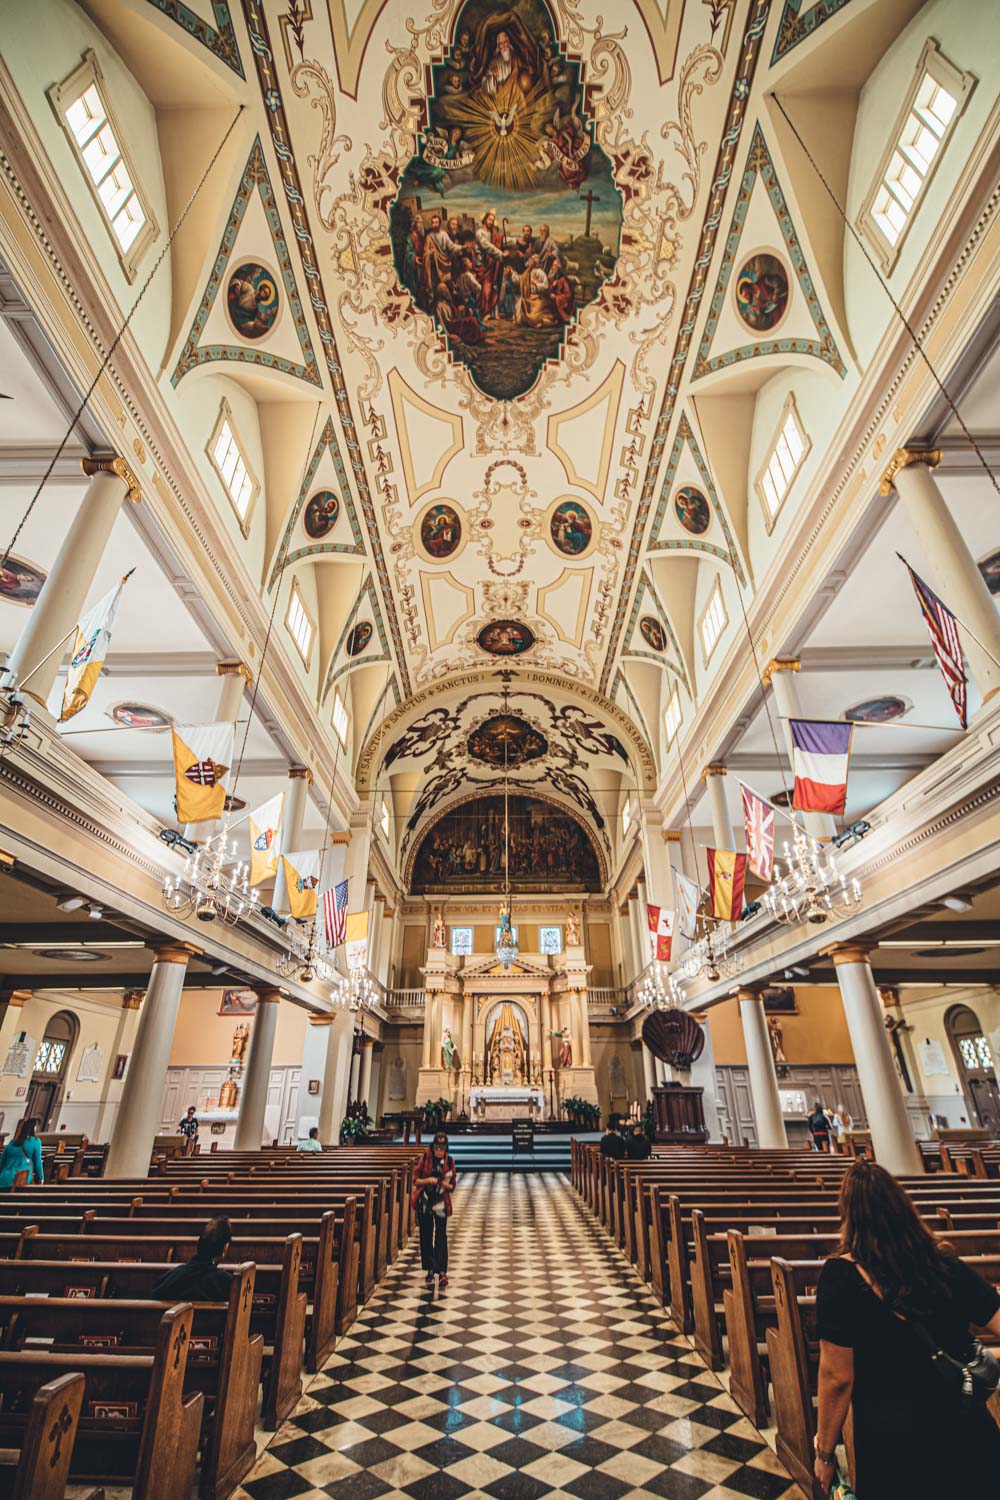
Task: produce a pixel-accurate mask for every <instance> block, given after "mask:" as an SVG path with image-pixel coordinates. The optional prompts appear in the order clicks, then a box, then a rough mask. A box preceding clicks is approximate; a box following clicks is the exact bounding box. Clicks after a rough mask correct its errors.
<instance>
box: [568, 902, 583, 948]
mask: <svg viewBox="0 0 1000 1500" xmlns="http://www.w3.org/2000/svg"><path fill="white" fill-rule="evenodd" d="M566 945H567V947H569V948H578V947H579V946H580V918H579V917H578V916H577V914H576V912H575V911H574V912H570V914H569V916H568V917H567V918H566Z"/></svg>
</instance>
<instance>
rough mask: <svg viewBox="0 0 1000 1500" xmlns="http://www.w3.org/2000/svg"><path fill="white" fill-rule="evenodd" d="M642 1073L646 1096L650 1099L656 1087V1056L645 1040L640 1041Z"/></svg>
mask: <svg viewBox="0 0 1000 1500" xmlns="http://www.w3.org/2000/svg"><path fill="white" fill-rule="evenodd" d="M642 1073H643V1077H644V1079H645V1081H646V1098H647V1099H652V1097H653V1090H654V1089H655V1087H656V1058H655V1057H654V1056H653V1054H652V1052H650V1050H649V1048H648V1047H647V1046H646V1044H645V1042H643V1043H642Z"/></svg>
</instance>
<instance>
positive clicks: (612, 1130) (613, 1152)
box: [601, 1115, 625, 1161]
mask: <svg viewBox="0 0 1000 1500" xmlns="http://www.w3.org/2000/svg"><path fill="white" fill-rule="evenodd" d="M601 1155H602V1156H611V1157H613V1158H614V1160H615V1161H622V1160H624V1157H625V1142H624V1141H623V1140H622V1137H621V1132H620V1131H619V1129H618V1116H617V1115H612V1116H611V1118H610V1119H609V1120H608V1124H607V1129H606V1130H605V1132H604V1134H603V1135H602V1137H601Z"/></svg>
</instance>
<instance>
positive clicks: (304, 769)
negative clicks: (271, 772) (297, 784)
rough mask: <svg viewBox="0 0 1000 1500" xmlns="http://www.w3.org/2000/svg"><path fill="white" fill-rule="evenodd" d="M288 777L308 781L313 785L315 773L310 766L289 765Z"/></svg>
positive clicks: (290, 779)
mask: <svg viewBox="0 0 1000 1500" xmlns="http://www.w3.org/2000/svg"><path fill="white" fill-rule="evenodd" d="M288 779H289V781H306V782H308V783H309V785H310V786H312V784H313V773H312V772H311V771H310V769H309V767H308V766H289V767H288Z"/></svg>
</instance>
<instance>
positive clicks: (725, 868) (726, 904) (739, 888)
mask: <svg viewBox="0 0 1000 1500" xmlns="http://www.w3.org/2000/svg"><path fill="white" fill-rule="evenodd" d="M705 852H706V853H707V855H708V888H709V891H710V892H711V896H712V916H713V917H718V918H719V920H720V921H723V922H738V921H739V917H740V912H741V911H742V910H743V883H744V881H745V880H746V874H747V857H746V855H745V854H737V853H735V851H734V850H732V849H708V850H706V851H705Z"/></svg>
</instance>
